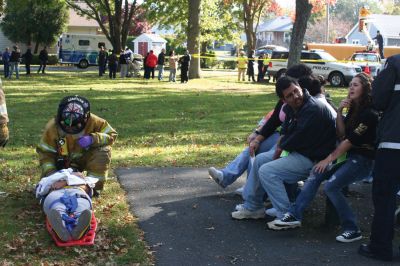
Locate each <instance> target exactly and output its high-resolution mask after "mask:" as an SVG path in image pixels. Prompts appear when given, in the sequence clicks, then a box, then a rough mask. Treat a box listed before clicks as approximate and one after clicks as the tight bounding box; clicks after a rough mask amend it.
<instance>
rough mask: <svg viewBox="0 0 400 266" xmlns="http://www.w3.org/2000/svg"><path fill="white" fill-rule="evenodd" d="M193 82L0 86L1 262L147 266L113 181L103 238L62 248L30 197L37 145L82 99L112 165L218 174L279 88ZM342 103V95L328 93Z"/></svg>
mask: <svg viewBox="0 0 400 266" xmlns="http://www.w3.org/2000/svg"><path fill="white" fill-rule="evenodd" d="M204 75H205V76H206V78H203V79H201V80H191V81H190V82H189V83H188V84H184V85H181V84H171V83H167V82H158V81H150V82H144V81H142V80H137V79H125V80H121V79H117V80H108V79H107V78H103V79H99V78H98V77H97V76H96V73H95V72H84V73H81V72H52V73H50V74H48V75H44V76H42V75H33V76H32V77H29V78H26V77H22V78H21V80H19V81H16V80H12V81H3V86H4V90H5V92H6V97H7V107H8V112H9V116H10V124H9V129H10V134H11V138H10V143H9V145H8V146H7V148H6V149H4V150H0V191H6V192H7V193H8V195H7V196H6V197H2V196H0V204H1V206H2V207H1V208H0V243H1V248H0V264H7V263H11V264H27V263H29V264H32V265H40V264H42V263H43V264H52V265H60V264H66V265H70V264H86V263H89V262H90V263H93V264H95V265H101V264H106V263H110V264H112V263H114V264H117V265H128V264H129V265H132V264H135V263H139V264H143V265H146V264H151V263H152V257H151V252H149V251H148V249H147V248H146V243H144V242H143V240H142V239H143V237H142V233H141V231H140V230H139V229H138V227H137V225H136V219H135V217H133V216H132V215H131V214H130V213H129V206H128V205H127V203H126V199H125V195H124V191H123V190H122V189H121V188H120V186H119V183H118V182H117V181H116V179H115V178H111V179H110V180H109V182H108V183H107V185H106V189H105V191H104V193H102V195H101V197H100V198H98V199H96V200H95V201H94V206H95V212H96V217H97V218H98V219H99V230H98V233H97V236H96V241H95V245H94V246H91V247H74V248H57V247H56V246H55V245H54V243H53V241H52V240H51V239H50V237H49V235H48V233H47V232H46V230H45V227H44V215H43V214H42V212H41V208H40V206H39V205H38V203H37V201H36V200H35V198H34V196H33V194H32V189H33V187H34V184H35V183H36V182H37V181H38V179H39V168H38V162H37V158H36V154H35V145H36V144H37V143H38V142H39V140H40V136H41V132H42V130H43V128H44V125H45V124H46V122H47V121H48V120H49V119H50V118H51V117H52V116H54V115H55V112H56V109H57V104H58V102H59V100H60V99H61V98H62V97H64V96H66V95H70V94H79V95H82V96H85V97H87V98H88V99H89V100H90V101H91V105H92V112H93V113H95V114H97V115H99V116H101V117H103V118H105V119H107V120H108V121H109V123H110V124H111V125H112V126H113V127H114V128H115V129H116V130H117V131H118V133H119V136H118V139H117V142H116V144H115V145H114V149H113V162H112V167H113V169H116V168H118V167H125V166H129V167H137V166H153V167H166V166H191V167H207V166H210V165H218V166H222V165H224V164H225V163H226V162H228V161H229V160H230V159H232V158H233V157H234V156H235V155H236V154H237V153H238V152H240V151H241V150H242V149H243V147H244V146H245V138H246V136H247V134H248V133H249V132H250V131H251V130H252V129H253V128H254V127H255V125H256V123H257V122H258V120H259V119H260V118H261V117H262V116H263V115H264V114H265V113H266V112H268V111H269V110H271V109H272V108H273V107H274V105H275V102H276V96H275V93H274V87H273V86H272V85H269V86H267V85H260V84H251V83H237V82H236V73H235V72H211V71H209V72H204ZM328 91H329V93H330V94H331V96H332V97H333V98H334V100H335V101H336V102H338V101H339V99H341V98H343V97H344V96H345V95H346V90H345V89H328Z"/></svg>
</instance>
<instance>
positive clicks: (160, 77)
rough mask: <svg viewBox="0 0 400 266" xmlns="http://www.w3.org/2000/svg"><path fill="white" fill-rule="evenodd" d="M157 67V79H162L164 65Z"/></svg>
mask: <svg viewBox="0 0 400 266" xmlns="http://www.w3.org/2000/svg"><path fill="white" fill-rule="evenodd" d="M157 69H158V80H162V79H163V74H164V65H158V66H157Z"/></svg>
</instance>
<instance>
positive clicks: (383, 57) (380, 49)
mask: <svg viewBox="0 0 400 266" xmlns="http://www.w3.org/2000/svg"><path fill="white" fill-rule="evenodd" d="M379 55H380V56H381V58H382V59H385V56H384V55H383V46H380V45H379Z"/></svg>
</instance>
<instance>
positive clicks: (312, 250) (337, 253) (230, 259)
mask: <svg viewBox="0 0 400 266" xmlns="http://www.w3.org/2000/svg"><path fill="white" fill-rule="evenodd" d="M117 175H118V178H119V181H120V183H121V184H122V187H123V188H124V189H125V191H126V192H127V198H128V201H129V204H130V206H131V210H132V211H133V213H134V214H135V215H136V216H137V217H138V219H139V226H140V227H141V229H142V230H143V231H144V232H145V239H146V241H147V243H148V245H149V246H150V247H151V249H152V250H153V251H155V258H156V265H353V266H354V265H396V264H397V265H398V264H399V263H400V258H396V260H395V261H394V262H393V263H389V264H383V263H380V262H377V261H373V260H369V259H366V258H363V257H361V256H359V255H358V254H357V253H356V250H357V248H358V246H359V244H360V243H362V242H356V243H350V244H342V243H338V242H336V241H335V236H336V235H337V233H338V231H337V230H336V229H330V230H327V229H326V228H321V227H319V226H318V225H319V224H320V223H321V222H322V220H323V212H322V213H321V211H320V210H318V206H319V205H323V204H316V203H315V204H314V205H313V206H312V210H311V213H310V214H309V215H313V216H314V217H315V219H313V218H314V217H312V218H309V220H313V221H314V220H316V221H317V224H316V223H314V224H313V223H311V224H309V225H308V226H303V227H302V228H301V229H299V230H291V231H285V232H274V231H270V230H267V229H266V220H257V221H255V220H247V221H235V220H232V219H231V218H230V213H231V211H232V210H233V208H234V206H235V205H236V204H238V203H240V202H241V198H240V197H239V196H237V195H235V194H234V193H233V192H234V190H235V189H236V188H238V187H239V186H240V185H241V184H243V182H244V179H243V177H242V178H241V179H240V180H239V182H237V183H236V184H234V185H232V186H231V187H230V188H228V189H227V190H222V189H220V188H219V187H218V186H217V185H216V184H215V183H214V182H213V181H211V180H210V179H209V178H208V177H207V176H208V174H207V170H206V169H197V168H131V169H129V168H127V169H119V170H117ZM351 189H352V190H362V191H361V192H362V194H359V195H364V194H366V195H368V194H369V193H368V191H369V189H370V185H365V184H362V185H357V186H352V187H351ZM352 201H355V204H360V205H361V206H372V205H371V202H370V199H369V198H363V197H360V198H357V199H354V200H353V199H352ZM322 207H323V206H322ZM309 215H307V216H308V217H309ZM361 219H370V218H368V217H362V218H361ZM362 229H363V231H367V232H368V231H369V228H363V227H362ZM366 241H367V239H364V240H363V242H366Z"/></svg>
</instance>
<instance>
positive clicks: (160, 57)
mask: <svg viewBox="0 0 400 266" xmlns="http://www.w3.org/2000/svg"><path fill="white" fill-rule="evenodd" d="M164 64H165V49H164V48H163V49H162V50H161V53H160V54H159V55H158V59H157V68H158V80H162V79H163V74H164Z"/></svg>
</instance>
